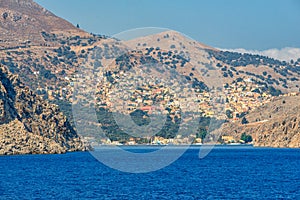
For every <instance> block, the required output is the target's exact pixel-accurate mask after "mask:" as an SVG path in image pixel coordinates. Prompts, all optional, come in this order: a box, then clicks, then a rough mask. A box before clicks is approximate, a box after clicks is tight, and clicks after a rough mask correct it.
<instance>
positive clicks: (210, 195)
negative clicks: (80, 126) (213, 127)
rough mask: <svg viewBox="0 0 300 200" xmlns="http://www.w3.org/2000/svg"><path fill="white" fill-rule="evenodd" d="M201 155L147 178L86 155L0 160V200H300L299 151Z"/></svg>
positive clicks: (233, 150)
mask: <svg viewBox="0 0 300 200" xmlns="http://www.w3.org/2000/svg"><path fill="white" fill-rule="evenodd" d="M132 150H133V151H134V149H132ZM139 151H141V152H143V151H147V150H146V149H145V150H143V149H141V148H140V149H139ZM198 154H199V149H198V148H191V149H189V150H188V151H187V152H186V153H185V154H184V155H183V156H182V157H181V158H180V159H179V160H177V161H176V162H174V163H173V164H172V165H170V166H168V167H166V168H164V169H161V170H159V171H156V172H151V173H147V174H129V173H123V172H120V171H116V170H113V169H110V168H109V167H107V166H105V165H103V164H101V163H100V162H99V161H97V160H96V159H95V158H94V157H93V156H92V155H91V154H89V153H88V152H79V153H69V154H65V155H28V156H5V157H0V199H300V150H299V149H270V148H252V147H251V148H250V147H248V148H242V147H217V148H214V149H213V151H212V152H211V153H210V154H209V155H208V156H207V157H205V158H204V159H199V158H198Z"/></svg>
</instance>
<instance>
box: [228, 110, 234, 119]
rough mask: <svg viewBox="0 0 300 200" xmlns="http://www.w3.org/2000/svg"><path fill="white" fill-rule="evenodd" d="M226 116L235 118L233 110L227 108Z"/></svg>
mask: <svg viewBox="0 0 300 200" xmlns="http://www.w3.org/2000/svg"><path fill="white" fill-rule="evenodd" d="M226 116H227V117H228V119H232V118H233V115H232V111H231V110H226Z"/></svg>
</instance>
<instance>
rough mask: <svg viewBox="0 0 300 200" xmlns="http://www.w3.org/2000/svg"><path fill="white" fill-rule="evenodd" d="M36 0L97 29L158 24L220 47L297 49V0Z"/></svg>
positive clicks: (103, 31) (299, 41)
mask: <svg viewBox="0 0 300 200" xmlns="http://www.w3.org/2000/svg"><path fill="white" fill-rule="evenodd" d="M35 1H36V2H37V3H39V4H40V5H42V6H43V7H45V8H47V9H48V10H50V11H52V12H53V13H54V14H56V15H58V16H60V17H62V18H64V19H66V20H68V21H70V22H71V23H73V24H74V25H76V24H79V25H80V27H81V28H82V29H84V30H86V31H88V32H92V33H97V34H104V35H114V34H117V33H119V32H122V31H126V30H129V29H134V28H141V27H162V28H168V29H172V30H176V31H178V32H181V33H184V34H186V35H188V36H189V37H191V38H193V39H195V40H197V41H199V42H202V43H204V44H207V45H209V46H213V47H218V48H222V49H233V50H234V49H244V50H245V49H247V50H255V51H263V50H270V49H275V50H277V51H281V50H282V49H286V47H289V48H292V49H294V48H300V1H299V0H105V1H104V0H35ZM295 52H297V51H295ZM299 57H300V56H299Z"/></svg>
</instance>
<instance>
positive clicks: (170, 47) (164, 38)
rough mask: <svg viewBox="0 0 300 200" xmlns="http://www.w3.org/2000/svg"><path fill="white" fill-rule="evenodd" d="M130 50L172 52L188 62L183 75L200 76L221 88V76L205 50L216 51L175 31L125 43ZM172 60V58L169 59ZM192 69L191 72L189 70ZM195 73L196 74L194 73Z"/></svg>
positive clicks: (208, 83)
mask: <svg viewBox="0 0 300 200" xmlns="http://www.w3.org/2000/svg"><path fill="white" fill-rule="evenodd" d="M124 43H125V44H126V45H128V46H129V48H131V49H141V50H143V49H145V48H150V47H153V48H157V47H159V48H160V49H161V51H166V52H168V51H172V52H173V53H174V54H177V55H180V56H182V57H183V58H186V59H187V60H188V63H187V64H188V65H189V67H186V68H184V69H182V70H181V73H183V74H186V75H188V74H190V73H193V74H196V73H197V74H200V75H201V78H199V77H198V79H202V80H204V82H205V83H206V84H207V85H209V86H216V85H217V86H222V83H221V81H220V80H221V78H222V74H221V73H220V72H219V71H218V70H216V69H217V68H216V60H215V59H214V58H213V57H211V56H210V55H209V53H208V52H207V50H211V51H218V50H217V49H215V48H212V47H209V46H207V45H205V44H202V43H200V42H196V41H194V40H192V39H191V38H188V37H187V36H184V35H182V34H181V33H178V32H176V31H166V32H162V33H158V34H155V35H150V36H145V37H140V38H136V39H133V40H129V41H125V42H124ZM170 59H172V58H170ZM192 68H193V70H191V69H192ZM196 71H197V72H196Z"/></svg>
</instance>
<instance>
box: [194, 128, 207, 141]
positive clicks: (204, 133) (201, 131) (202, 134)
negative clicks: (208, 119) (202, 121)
mask: <svg viewBox="0 0 300 200" xmlns="http://www.w3.org/2000/svg"><path fill="white" fill-rule="evenodd" d="M196 136H197V138H201V140H202V143H203V140H204V139H205V137H206V136H207V130H206V128H205V127H200V128H199V129H198V132H197V134H196Z"/></svg>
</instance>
